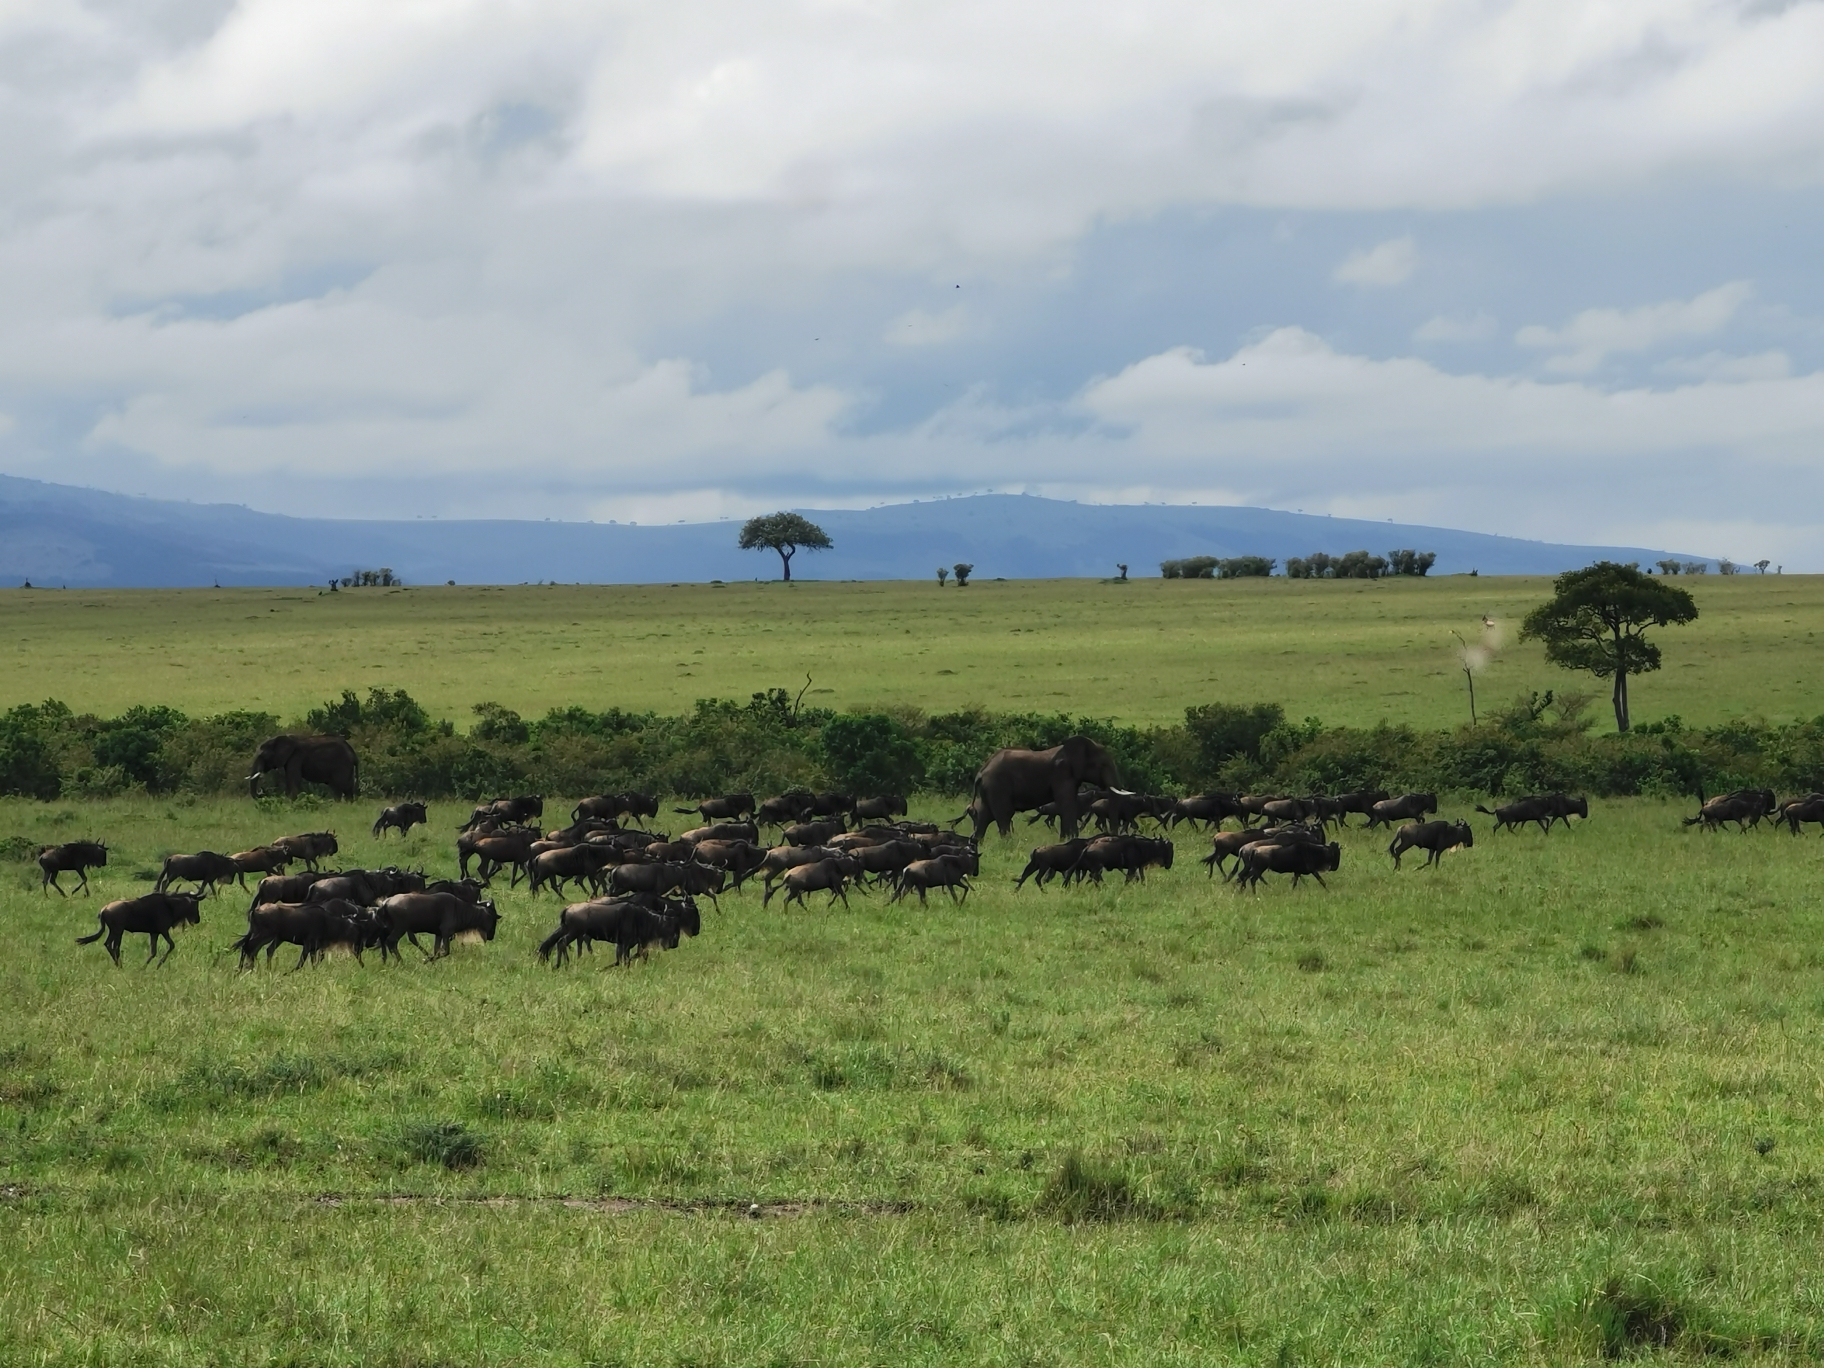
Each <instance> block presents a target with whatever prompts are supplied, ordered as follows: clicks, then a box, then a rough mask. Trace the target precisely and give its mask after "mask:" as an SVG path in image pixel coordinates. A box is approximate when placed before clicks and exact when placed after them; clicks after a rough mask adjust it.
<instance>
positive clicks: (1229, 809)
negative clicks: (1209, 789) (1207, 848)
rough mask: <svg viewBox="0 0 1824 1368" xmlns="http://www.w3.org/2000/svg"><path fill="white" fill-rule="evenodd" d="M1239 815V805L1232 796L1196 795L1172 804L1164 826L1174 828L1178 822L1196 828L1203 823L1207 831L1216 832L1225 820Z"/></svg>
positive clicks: (1218, 794) (1222, 794)
mask: <svg viewBox="0 0 1824 1368" xmlns="http://www.w3.org/2000/svg"><path fill="white" fill-rule="evenodd" d="M1241 815H1242V808H1241V804H1240V803H1238V802H1236V801H1235V795H1234V794H1232V793H1197V794H1193V795H1192V796H1191V797H1189V798H1180V799H1179V800H1178V801H1177V802H1175V803H1173V804H1172V806H1171V807H1170V808H1169V809H1168V810H1167V812H1166V814H1165V824H1166V826H1168V827H1174V826H1177V825H1178V823H1180V822H1189V823H1190V824H1191V825H1192V826H1196V825H1197V823H1199V822H1203V823H1205V824H1206V826H1207V827H1208V828H1209V829H1211V830H1217V829H1220V828H1221V826H1222V823H1223V820H1224V819H1225V818H1228V817H1240V816H1241Z"/></svg>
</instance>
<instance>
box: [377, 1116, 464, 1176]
mask: <svg viewBox="0 0 1824 1368" xmlns="http://www.w3.org/2000/svg"><path fill="white" fill-rule="evenodd" d="M398 1146H399V1149H400V1152H401V1153H403V1154H404V1155H405V1156H406V1158H408V1159H409V1160H411V1161H412V1162H413V1163H415V1164H434V1165H436V1166H437V1167H439V1168H446V1169H451V1170H457V1169H470V1168H474V1167H476V1166H477V1165H478V1164H480V1163H481V1162H482V1160H483V1158H485V1147H484V1146H483V1144H482V1139H481V1137H480V1136H479V1135H477V1134H476V1133H475V1132H474V1131H472V1130H470V1129H469V1128H468V1127H467V1126H465V1125H463V1124H462V1122H460V1121H408V1122H406V1123H405V1124H404V1125H402V1126H400V1127H399V1133H398Z"/></svg>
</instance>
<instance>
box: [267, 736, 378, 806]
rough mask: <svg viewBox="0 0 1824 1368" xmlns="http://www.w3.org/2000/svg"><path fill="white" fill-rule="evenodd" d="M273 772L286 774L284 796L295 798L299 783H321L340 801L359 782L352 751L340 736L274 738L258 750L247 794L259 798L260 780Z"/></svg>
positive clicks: (359, 771)
mask: <svg viewBox="0 0 1824 1368" xmlns="http://www.w3.org/2000/svg"><path fill="white" fill-rule="evenodd" d="M273 770H282V771H283V772H284V774H285V796H286V797H287V798H295V797H297V795H298V788H299V786H300V785H302V784H306V783H309V784H322V785H324V786H325V787H327V788H329V789H331V790H332V791H333V792H334V793H335V794H336V796H337V797H339V798H353V797H354V796H355V789H356V788H357V787H358V786H359V784H360V782H361V762H360V761H359V760H357V759H356V758H355V748H354V747H353V746H351V745H349V744H348V741H347V740H346V739H345V738H343V737H340V736H275V737H272V738H271V739H269V740H268V741H267V742H266V743H265V744H264V745H263V746H261V747H260V753H259V754H258V755H257V756H255V757H254V760H253V772H252V773H251V774H249V775H248V776H247V791H248V793H250V794H252V795H253V796H254V797H255V798H258V797H259V796H260V777H261V776H262V775H265V774H269V773H271V772H272V771H273Z"/></svg>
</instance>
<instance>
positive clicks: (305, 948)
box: [285, 944, 310, 974]
mask: <svg viewBox="0 0 1824 1368" xmlns="http://www.w3.org/2000/svg"><path fill="white" fill-rule="evenodd" d="M309 958H310V946H309V945H308V944H300V945H299V946H298V962H297V963H296V964H294V965H292V966H291V968H290V969H288V970H286V971H285V972H286V973H289V974H295V973H297V972H298V970H300V969H302V968H303V967H304V961H305V960H307V959H309Z"/></svg>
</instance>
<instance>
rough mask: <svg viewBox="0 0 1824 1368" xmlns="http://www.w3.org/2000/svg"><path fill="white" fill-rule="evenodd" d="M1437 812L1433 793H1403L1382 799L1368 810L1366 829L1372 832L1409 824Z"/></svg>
mask: <svg viewBox="0 0 1824 1368" xmlns="http://www.w3.org/2000/svg"><path fill="white" fill-rule="evenodd" d="M1437 810H1438V795H1437V794H1435V793H1403V794H1401V795H1400V796H1399V797H1398V798H1384V799H1382V800H1381V801H1380V802H1378V803H1375V804H1374V805H1373V806H1371V807H1370V808H1369V809H1368V829H1369V830H1370V831H1373V830H1374V829H1375V828H1376V827H1377V826H1382V825H1386V826H1392V825H1393V824H1394V823H1395V822H1410V821H1413V820H1414V819H1416V818H1419V817H1423V816H1425V814H1426V813H1428V812H1436V811H1437Z"/></svg>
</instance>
